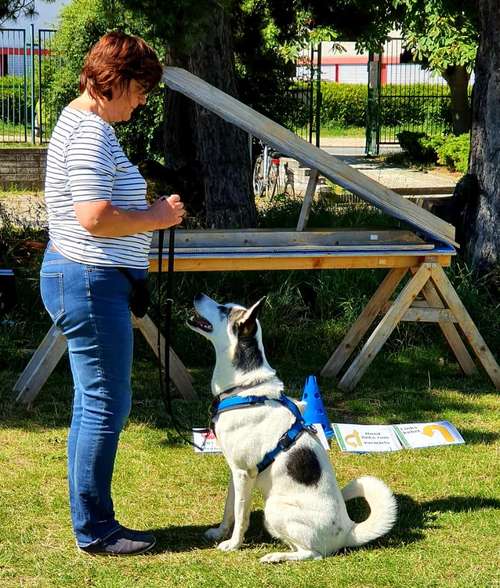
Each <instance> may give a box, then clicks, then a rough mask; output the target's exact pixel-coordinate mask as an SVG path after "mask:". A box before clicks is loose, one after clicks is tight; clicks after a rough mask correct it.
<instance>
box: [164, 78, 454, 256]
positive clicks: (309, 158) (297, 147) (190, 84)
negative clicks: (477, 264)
mask: <svg viewBox="0 0 500 588" xmlns="http://www.w3.org/2000/svg"><path fill="white" fill-rule="evenodd" d="M163 81H164V82H165V83H166V84H167V85H168V86H169V87H170V88H171V89H172V90H176V91H178V92H181V93H182V94H184V95H185V96H187V97H189V98H191V99H192V100H194V101H195V102H197V103H198V104H201V106H204V107H205V108H207V109H208V110H210V111H212V112H214V113H215V114H217V115H219V116H220V117H221V118H223V119H224V120H226V121H228V122H230V123H233V124H235V125H236V126H238V127H239V128H241V129H243V130H244V131H246V132H247V133H249V134H251V135H253V136H255V137H258V138H259V139H261V140H262V141H264V143H266V144H267V145H271V146H272V147H274V148H275V149H277V150H278V151H280V152H281V153H283V154H284V155H286V156H288V157H293V158H294V159H296V160H297V161H299V162H300V163H303V164H305V165H308V166H309V167H310V168H311V169H312V170H317V171H318V172H319V173H320V174H321V175H323V176H325V177H326V178H328V179H329V180H331V181H332V182H334V183H336V184H338V185H339V186H342V187H343V188H345V189H346V190H349V191H351V192H353V193H354V194H356V195H357V196H359V197H360V198H363V200H366V201H367V202H369V203H370V204H373V205H374V206H376V207H377V208H379V209H380V210H382V211H383V212H385V213H387V214H389V215H390V216H393V217H394V218H397V219H399V220H402V221H405V222H407V223H408V224H410V225H411V226H412V227H414V228H415V229H417V230H418V231H421V232H422V233H423V234H425V235H428V236H430V237H432V238H434V239H437V240H438V241H443V242H444V243H448V244H450V245H454V246H457V243H456V242H455V228H454V227H453V225H450V224H449V223H447V222H445V221H443V220H441V219H440V218H438V217H436V216H435V215H433V214H432V213H430V212H428V211H427V210H424V209H422V208H420V207H419V206H417V205H416V204H414V203H413V202H411V201H409V200H405V199H404V198H402V197H401V196H400V195H399V194H396V192H393V191H392V190H389V189H388V188H386V187H385V186H382V184H379V183H378V182H376V181H375V180H372V179H371V178H369V177H367V176H365V175H364V174H362V173H361V172H359V171H358V170H356V169H353V168H351V167H349V166H348V165H346V164H345V163H343V162H341V161H340V160H338V159H337V158H336V157H334V156H333V155H330V154H328V153H326V152H325V151H323V150H322V149H320V148H318V147H315V146H314V145H311V144H310V143H308V142H307V141H304V139H301V138H300V137H298V136H297V135H296V134H295V133H292V131H289V130H288V129H285V128H284V127H282V126H281V125H279V124H278V123H275V122H274V121H272V120H271V119H269V118H267V117H266V116H264V115H262V114H260V113H258V112H256V111H255V110H253V109H252V108H250V107H249V106H246V105H245V104H243V103H242V102H239V101H238V100H236V99H235V98H233V97H232V96H229V95H228V94H225V93H224V92H222V91H221V90H218V89H217V88H214V87H213V86H211V85H210V84H208V83H207V82H204V81H203V80H201V79H200V78H198V77H197V76H195V75H193V74H192V73H190V72H188V71H186V70H184V69H181V68H177V67H166V68H165V69H164V72H163Z"/></svg>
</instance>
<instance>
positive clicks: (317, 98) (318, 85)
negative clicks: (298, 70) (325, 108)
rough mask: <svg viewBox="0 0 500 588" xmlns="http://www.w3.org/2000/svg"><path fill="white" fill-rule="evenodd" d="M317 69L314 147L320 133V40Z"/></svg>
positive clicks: (317, 145) (317, 142)
mask: <svg viewBox="0 0 500 588" xmlns="http://www.w3.org/2000/svg"><path fill="white" fill-rule="evenodd" d="M316 55H317V69H316V120H315V123H316V147H319V146H320V135H321V41H320V42H319V43H318V48H317V49H316Z"/></svg>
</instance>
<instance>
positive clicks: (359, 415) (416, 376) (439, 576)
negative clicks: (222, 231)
mask: <svg viewBox="0 0 500 588" xmlns="http://www.w3.org/2000/svg"><path fill="white" fill-rule="evenodd" d="M282 206H283V207H285V208H286V206H287V204H286V203H282ZM278 208H279V206H278ZM292 208H293V207H292ZM289 212H290V214H292V212H293V213H295V209H293V211H289ZM313 213H314V214H313V222H317V223H319V222H320V220H321V219H322V218H323V217H322V216H321V215H323V214H325V215H326V214H331V211H327V210H326V211H325V210H323V209H321V207H320V206H319V205H318V206H317V207H315V210H314V211H313ZM352 214H360V213H359V212H358V213H352ZM363 214H364V215H365V217H364V219H361V218H360V217H358V218H355V219H352V220H353V222H361V221H363V220H364V222H366V223H368V222H369V221H370V222H373V221H374V219H375V220H376V219H379V218H380V217H379V216H377V217H372V218H371V219H370V217H369V215H368V213H367V212H366V211H365V212H363ZM285 217H286V210H285V211H283V210H281V212H279V213H278V212H277V213H276V217H270V216H269V214H268V216H267V217H266V218H267V222H269V223H270V224H272V223H274V222H278V221H279V222H280V223H281V221H282V220H283V219H284V218H285ZM328 218H330V217H328ZM337 220H338V221H339V222H340V219H337ZM341 220H342V222H345V221H346V220H347V221H348V220H349V217H343V218H342V219H341ZM30 236H32V237H33V236H34V237H36V234H34V235H30ZM38 236H39V237H40V235H38ZM2 237H3V239H4V240H5V241H9V242H11V246H10V249H9V251H10V253H9V254H8V255H7V254H5V255H4V258H3V261H2V264H3V265H4V266H6V267H14V268H15V269H16V272H17V275H18V279H19V288H18V292H19V297H20V301H19V306H18V308H17V309H16V310H15V311H13V312H12V313H10V314H9V315H7V316H5V317H3V319H0V320H1V322H0V366H1V369H2V379H1V382H0V586H1V587H2V588H4V587H5V588H11V587H12V588H14V587H18V586H22V587H25V586H26V587H28V586H29V587H37V588H38V587H40V588H45V587H57V588H58V587H66V586H67V587H76V586H78V587H84V586H89V587H92V588H122V587H123V588H130V587H132V586H137V587H141V588H142V587H146V588H155V587H182V588H184V587H193V588H194V587H197V586H202V587H204V586H207V587H209V586H210V587H219V586H221V587H225V586H228V587H229V586H230V587H231V588H233V587H256V588H257V587H262V586H265V587H283V588H285V587H286V588H288V587H289V586H297V587H304V588H309V587H311V586H318V587H323V586H324V587H327V586H332V585H334V586H337V587H340V588H343V587H350V588H362V587H363V588H365V587H370V588H375V587H377V588H379V587H380V588H386V587H401V588H403V587H405V588H406V587H408V586H412V587H416V588H420V587H431V586H432V587H434V586H439V587H440V588H442V587H447V588H462V587H463V588H469V587H471V586H474V587H479V588H483V587H484V588H489V587H491V586H495V585H498V563H499V562H498V548H499V547H500V542H499V538H498V537H499V535H498V509H499V507H500V492H499V487H498V446H499V444H498V439H499V425H500V421H499V417H498V409H499V401H498V396H497V395H496V394H495V391H494V389H493V386H492V385H491V383H490V382H489V380H488V379H487V378H486V377H485V376H484V375H483V374H478V375H477V376H474V377H471V378H465V377H463V376H462V375H461V374H460V372H459V369H458V367H457V365H456V363H455V362H454V361H453V358H452V357H451V355H450V352H449V351H448V349H447V347H446V346H445V344H444V343H443V340H442V337H441V335H440V333H439V331H438V329H437V328H436V327H434V326H431V325H408V324H405V325H402V326H401V327H399V328H398V329H397V330H396V331H395V332H394V333H393V335H392V336H391V338H390V340H389V341H388V343H387V344H386V346H385V347H384V349H383V350H382V352H381V353H380V355H379V356H378V358H377V359H376V360H375V362H374V363H373V365H372V366H371V367H370V368H369V370H368V371H367V373H366V374H365V376H364V377H363V379H362V380H361V382H360V384H359V385H358V387H357V388H356V390H355V392H354V393H351V394H346V393H343V392H341V391H340V390H339V389H338V388H337V387H336V385H335V382H334V381H331V380H321V381H320V386H321V390H322V394H323V398H324V401H325V404H326V407H327V410H328V414H329V416H330V418H331V420H332V421H334V422H356V423H362V424H372V423H373V424H376V423H377V424H378V423H398V422H418V421H429V420H434V419H448V420H450V421H451V422H452V423H453V424H454V425H455V426H456V427H457V428H458V430H459V431H460V432H461V433H462V434H463V436H464V438H465V440H466V445H464V446H454V447H449V448H433V449H423V450H411V451H407V450H405V451H400V452H397V453H393V454H381V455H375V454H372V455H351V454H343V453H341V452H340V451H339V449H338V447H337V446H336V445H335V444H334V445H333V447H332V448H331V451H330V456H331V459H332V462H333V464H334V466H335V468H336V472H337V477H338V480H339V483H340V484H341V485H344V484H345V483H347V482H348V481H349V480H351V479H353V478H354V477H357V476H360V475H368V474H369V475H375V476H378V477H380V478H381V479H383V480H385V481H386V482H387V483H388V484H389V485H390V487H391V488H392V489H393V491H394V492H395V494H396V496H397V500H398V504H399V517H398V522H397V524H396V526H395V528H394V529H393V530H392V531H391V533H390V534H389V535H388V536H387V537H385V538H382V539H380V540H378V541H376V542H374V543H373V544H370V545H367V546H365V547H363V548H360V549H357V550H345V551H343V552H341V553H339V554H337V555H335V556H332V557H330V558H328V559H326V560H323V561H315V562H303V563H298V564H283V565H278V566H264V565H262V564H260V563H259V561H258V559H259V557H261V556H262V555H264V554H266V553H268V552H270V551H277V550H279V549H280V548H281V546H280V544H279V542H277V541H275V540H273V539H271V538H270V537H269V536H268V535H267V534H266V533H265V531H264V530H263V525H262V508H263V504H262V499H261V497H260V496H256V498H255V501H254V506H253V511H254V512H253V514H252V519H251V528H250V530H249V533H248V536H247V540H246V542H245V545H244V547H243V549H242V550H241V551H238V552H234V553H221V552H219V551H217V550H216V549H215V548H214V546H213V545H211V544H209V543H206V542H205V541H204V540H203V538H202V535H203V532H204V531H205V530H206V529H207V528H209V527H210V526H213V525H215V524H217V523H218V522H219V520H220V518H221V516H222V511H223V505H224V498H225V487H226V484H227V478H228V469H227V466H226V465H225V462H224V459H223V458H222V456H220V455H213V456H200V455H197V454H195V453H194V452H193V450H192V449H191V448H190V447H188V446H186V445H183V444H182V443H180V442H179V440H178V439H177V437H176V435H175V432H174V431H173V430H172V428H171V427H170V426H169V423H168V420H167V418H166V417H165V416H164V409H163V405H162V402H161V400H160V397H159V392H158V383H157V368H156V365H155V362H154V359H153V353H152V352H151V350H149V349H148V348H147V345H146V343H145V342H144V340H143V339H142V338H141V337H140V335H137V337H136V350H135V364H134V372H133V388H134V405H133V409H132V414H131V418H130V421H129V423H128V425H127V427H126V429H125V431H124V433H123V436H122V440H121V446H120V450H119V453H118V460H117V464H116V470H115V479H114V499H115V508H116V512H117V515H118V517H119V519H120V520H121V521H122V522H123V523H125V524H127V525H128V526H132V527H137V528H141V529H152V530H154V531H155V533H156V534H157V536H158V545H157V547H156V549H155V551H154V552H153V553H151V554H149V555H144V556H140V557H136V558H130V559H126V558H125V559H120V558H118V559H106V560H104V559H98V558H91V557H89V556H86V555H84V554H81V553H79V552H78V551H77V550H76V548H75V546H74V542H73V537H72V533H71V528H70V523H69V509H68V503H67V491H66V470H65V467H66V466H65V444H66V436H67V425H68V422H69V418H70V399H71V394H72V392H71V377H70V374H69V370H68V366H67V360H66V359H65V360H63V361H61V362H60V364H59V365H58V366H57V368H56V370H55V371H54V373H53V374H52V376H51V377H50V379H49V381H48V382H47V384H46V385H45V386H44V388H43V389H42V391H41V393H40V395H39V396H38V398H37V399H36V401H35V402H34V404H33V406H32V407H31V408H29V409H28V408H25V407H22V406H19V405H17V404H15V403H14V402H13V399H12V394H11V389H12V387H13V385H14V382H15V380H16V378H17V377H18V375H19V374H20V372H21V371H22V370H23V369H24V367H25V365H26V363H27V361H28V359H29V358H30V356H31V354H32V351H33V349H34V348H35V347H36V346H37V345H38V343H39V341H40V340H41V337H42V336H43V334H44V333H45V331H46V329H47V328H48V327H49V321H48V319H47V317H46V316H45V314H44V313H43V310H42V309H41V305H40V301H39V296H38V278H37V268H38V267H39V262H40V260H39V257H38V256H37V254H36V253H33V252H26V250H25V249H22V248H20V246H18V245H16V243H17V241H16V239H20V235H18V234H17V233H12V234H9V235H7V236H6V235H5V234H4V235H3V236H2ZM6 237H8V239H6ZM42 237H43V235H42ZM383 273H384V272H383V271H381V270H374V271H367V270H365V271H354V270H351V271H336V272H326V271H323V272H268V273H255V272H243V273H220V274H219V273H215V274H202V273H201V274H177V275H176V280H175V291H176V303H175V312H174V326H173V333H174V347H175V349H176V350H177V352H178V354H179V355H180V357H181V359H182V360H183V361H184V362H185V364H186V365H187V366H188V368H189V370H190V372H191V374H192V375H193V378H194V385H195V388H196V390H197V392H198V394H199V397H200V400H199V401H198V402H193V403H189V404H188V403H186V402H183V401H176V402H175V410H176V411H177V413H178V415H179V417H180V419H181V420H182V421H183V422H184V423H186V425H189V426H203V425H205V424H206V420H207V416H206V415H207V407H208V404H209V401H210V398H209V392H208V390H209V381H210V377H211V369H212V367H213V352H212V350H211V348H210V347H209V344H208V342H206V341H205V340H204V339H203V338H202V337H198V336H197V335H195V334H193V333H192V332H191V331H189V330H188V329H187V328H186V327H185V325H184V320H185V317H186V314H187V312H188V309H189V308H190V305H191V302H190V301H191V300H192V298H193V296H194V294H195V293H196V292H198V291H200V290H201V291H205V292H207V294H209V295H213V296H215V297H217V298H218V299H222V300H224V301H228V300H234V301H239V302H242V303H249V302H252V301H255V300H256V299H257V297H259V296H261V295H263V294H268V300H267V304H266V306H265V309H264V312H263V315H262V324H263V331H264V341H265V345H266V351H267V356H268V359H269V361H270V363H271V365H273V367H275V368H276V369H277V370H278V374H279V376H280V377H281V378H282V379H283V380H284V382H285V384H286V388H287V391H288V393H289V394H291V395H292V396H300V393H301V388H302V385H303V382H304V379H305V376H306V375H308V374H310V373H315V372H317V371H318V370H319V369H320V368H321V367H322V365H324V363H325V362H326V360H327V358H328V356H329V354H330V353H331V351H332V350H333V349H334V348H335V346H336V345H337V344H338V342H339V341H340V340H341V338H342V336H343V334H344V333H345V331H346V329H347V327H348V325H349V324H350V323H351V322H352V321H353V320H354V318H355V317H356V316H357V315H358V313H359V312H360V310H361V308H362V307H363V305H364V304H366V301H367V300H368V298H369V296H370V294H371V293H372V292H373V290H374V289H375V287H376V285H377V284H378V283H379V282H380V280H381V278H382V275H383ZM449 275H450V277H451V279H452V280H453V283H454V285H455V287H456V288H457V290H458V292H459V294H460V296H461V297H462V299H463V300H464V303H465V304H466V306H467V307H468V309H469V312H470V313H471V315H472V316H473V318H474V320H475V321H476V322H477V324H478V326H479V328H480V330H481V331H482V333H483V336H484V337H485V338H486V340H487V342H488V344H489V345H490V347H491V349H492V350H498V349H500V313H499V307H498V300H497V299H495V297H494V292H493V293H492V291H490V290H489V289H488V288H487V286H486V284H485V283H483V282H479V281H477V280H475V279H474V278H473V276H472V275H471V273H470V272H469V270H468V269H467V268H466V266H464V265H463V264H459V263H458V264H455V266H454V269H453V270H451V271H450V272H449ZM153 282H154V280H153ZM154 298H156V296H154ZM151 314H152V316H153V318H155V317H156V310H155V309H154V308H153V309H152V313H151ZM354 506H356V505H354ZM351 508H353V515H352V516H353V517H354V516H359V510H358V511H357V510H356V508H354V507H351Z"/></svg>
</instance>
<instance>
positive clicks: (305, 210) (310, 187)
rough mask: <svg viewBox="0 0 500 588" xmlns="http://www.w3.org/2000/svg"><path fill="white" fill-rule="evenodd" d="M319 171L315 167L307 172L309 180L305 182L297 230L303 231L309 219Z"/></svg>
mask: <svg viewBox="0 0 500 588" xmlns="http://www.w3.org/2000/svg"><path fill="white" fill-rule="evenodd" d="M318 178H319V172H318V170H317V169H312V170H311V172H310V174H309V180H308V182H307V188H306V193H305V195H304V202H303V203H302V208H301V209H300V215H299V221H298V223H297V231H303V230H304V229H305V227H306V225H307V222H308V221H309V215H310V213H311V206H312V203H313V199H314V193H315V192H316V184H317V183H318Z"/></svg>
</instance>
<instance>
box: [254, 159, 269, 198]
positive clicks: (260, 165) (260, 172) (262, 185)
mask: <svg viewBox="0 0 500 588" xmlns="http://www.w3.org/2000/svg"><path fill="white" fill-rule="evenodd" d="M252 185H253V193H254V196H256V197H259V198H261V197H262V196H264V192H265V190H266V182H265V180H264V158H263V157H262V154H260V155H259V156H258V157H257V159H256V160H255V165H254V166H253V176H252Z"/></svg>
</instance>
